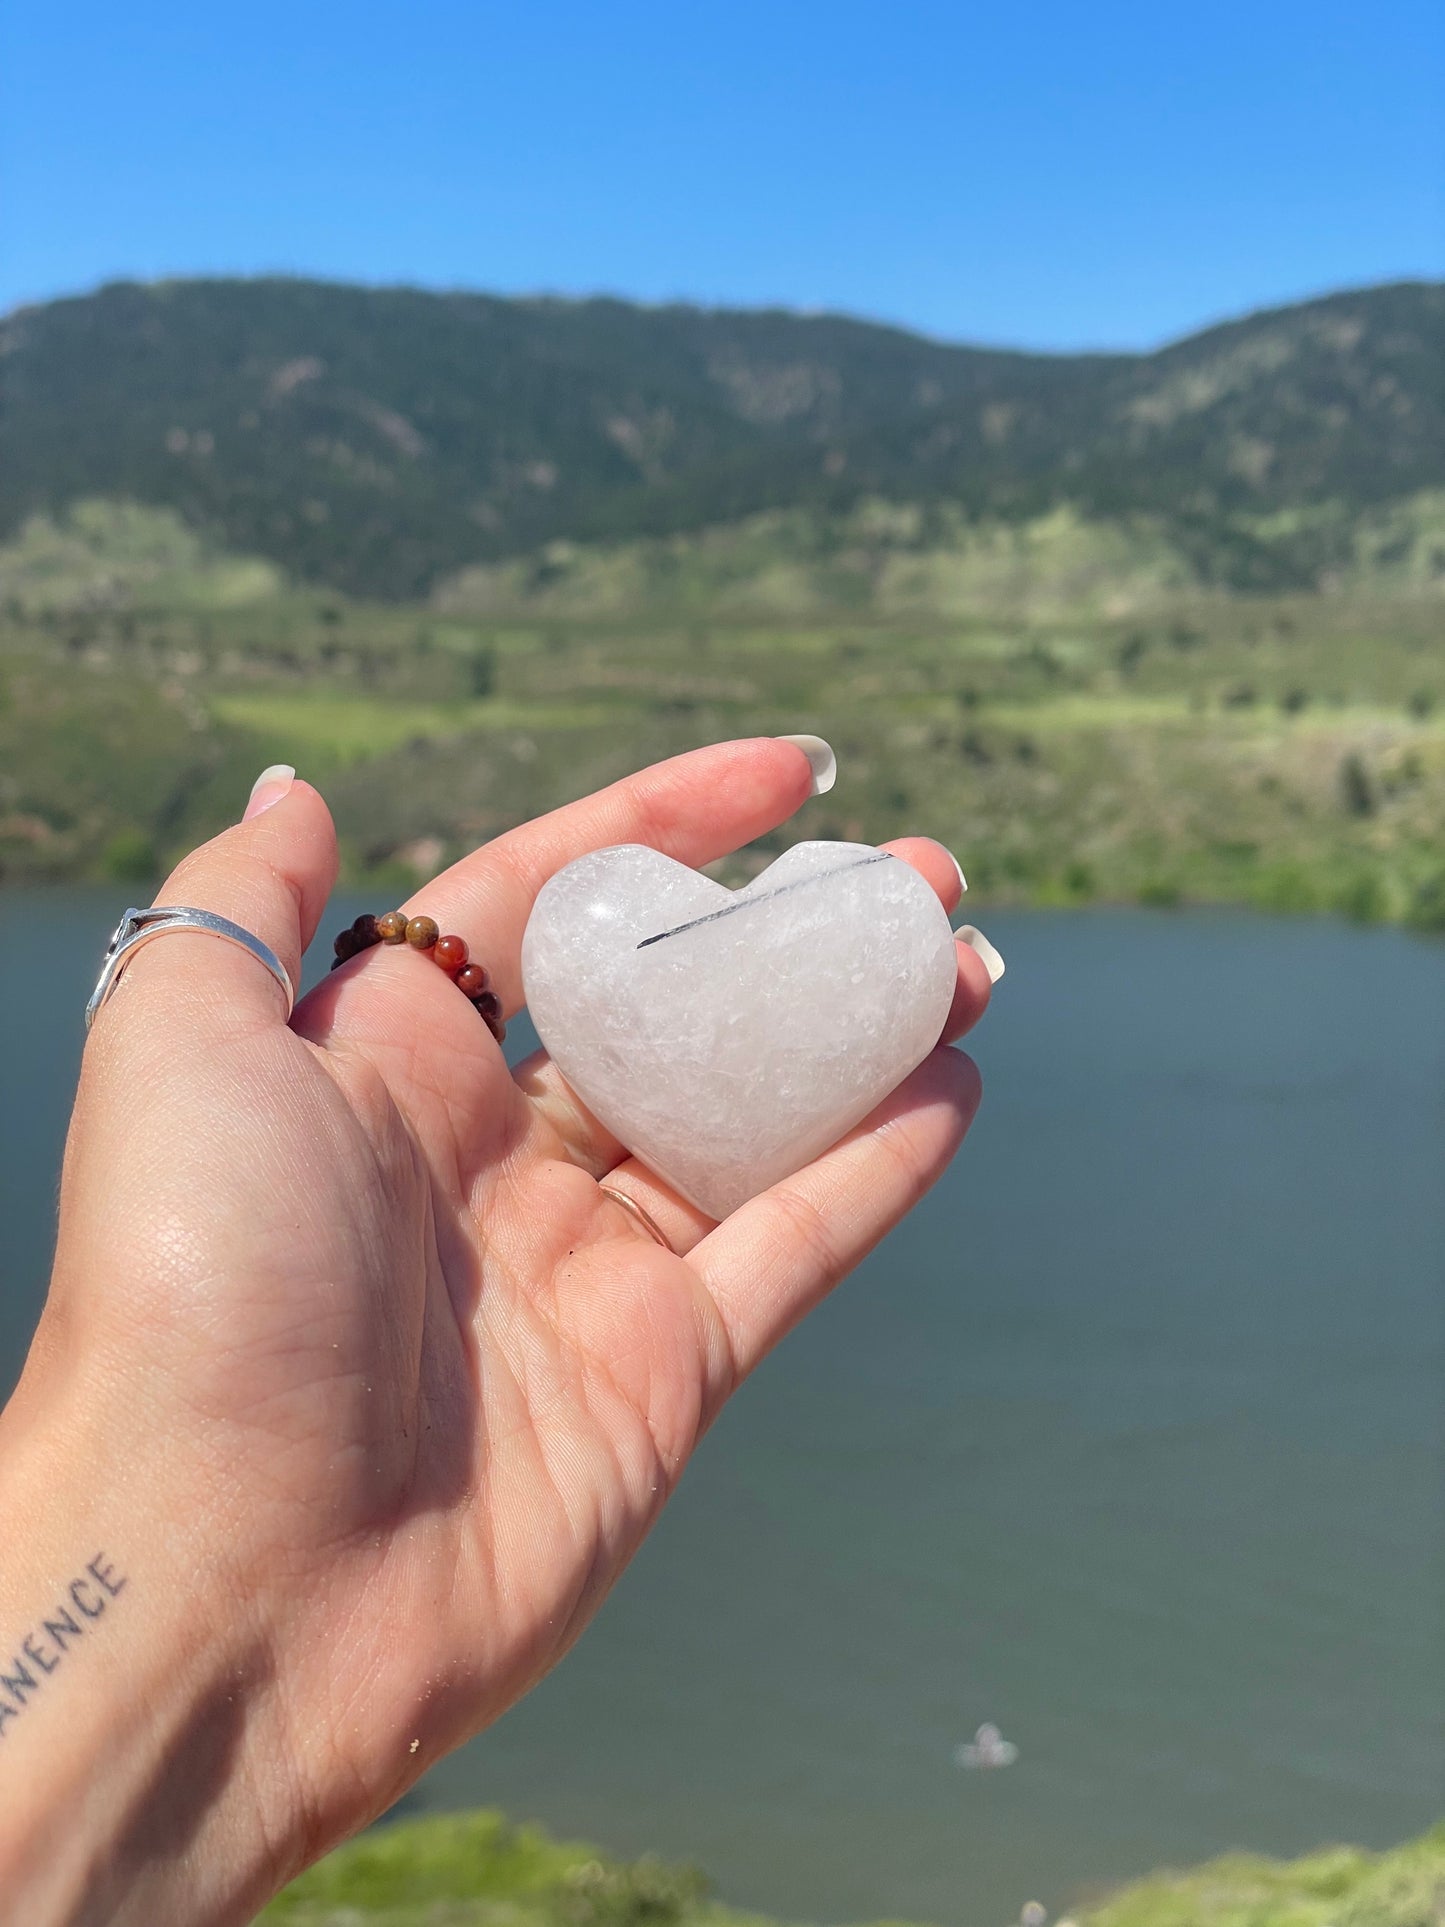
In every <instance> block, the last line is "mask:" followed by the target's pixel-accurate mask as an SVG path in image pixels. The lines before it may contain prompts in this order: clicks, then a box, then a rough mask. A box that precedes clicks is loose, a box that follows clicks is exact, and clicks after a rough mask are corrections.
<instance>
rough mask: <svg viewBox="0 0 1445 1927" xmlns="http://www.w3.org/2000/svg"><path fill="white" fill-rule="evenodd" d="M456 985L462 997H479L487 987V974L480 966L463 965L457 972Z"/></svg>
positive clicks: (472, 964)
mask: <svg viewBox="0 0 1445 1927" xmlns="http://www.w3.org/2000/svg"><path fill="white" fill-rule="evenodd" d="M438 948H440V946H438ZM456 985H457V989H458V990H460V991H461V992H462V993H463V995H464V996H467V997H480V996H481V994H482V992H483V991H484V990H485V989H486V987H487V973H486V971H485V970H483V969H482V966H481V965H480V964H474V963H469V964H464V965H463V966H462V968H461V969H460V970H459V971H458V972H457V975H456Z"/></svg>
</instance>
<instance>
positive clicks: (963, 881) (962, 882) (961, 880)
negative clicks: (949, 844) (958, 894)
mask: <svg viewBox="0 0 1445 1927" xmlns="http://www.w3.org/2000/svg"><path fill="white" fill-rule="evenodd" d="M948 854H949V855H950V856H951V857H953V867H954V869H955V870H957V872H958V887H959V890H960V891H963V890H966V889H967V888H968V878H967V877H966V876H965V875H964V874H963V865H962V864H961V863H960V862H959V860H958V858H957V857H956V856H953V851H952V850H950V851H949V853H948Z"/></svg>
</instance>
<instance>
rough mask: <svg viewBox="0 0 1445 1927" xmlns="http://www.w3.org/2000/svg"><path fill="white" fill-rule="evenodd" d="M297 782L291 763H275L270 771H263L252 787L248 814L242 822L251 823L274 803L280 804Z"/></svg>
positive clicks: (247, 808)
mask: <svg viewBox="0 0 1445 1927" xmlns="http://www.w3.org/2000/svg"><path fill="white" fill-rule="evenodd" d="M295 781H296V772H295V770H294V769H292V767H291V765H290V764H289V763H273V764H272V765H271V767H270V768H269V769H263V770H262V772H261V774H260V775H259V776H258V777H257V778H256V780H255V782H254V783H253V784H252V785H251V796H250V801H249V802H248V803H247V804H246V814H245V815H244V816H243V817H242V818H241V821H242V822H243V823H249V822H250V821H251V819H252V817H253V816H259V815H260V814H261V812H262V810H269V809H270V807H271V805H272V804H273V803H279V802H280V801H281V798H282V797H283V796H284V795H285V794H286V792H287V791H288V790H289V789H290V787H291V785H292V784H293V783H294V782H295Z"/></svg>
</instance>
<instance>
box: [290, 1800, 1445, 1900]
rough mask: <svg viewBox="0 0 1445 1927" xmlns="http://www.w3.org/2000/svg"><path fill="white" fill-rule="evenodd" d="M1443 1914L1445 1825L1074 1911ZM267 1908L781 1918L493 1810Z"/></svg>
mask: <svg viewBox="0 0 1445 1927" xmlns="http://www.w3.org/2000/svg"><path fill="white" fill-rule="evenodd" d="M1442 1917H1445V1827H1440V1828H1437V1829H1436V1830H1435V1831H1434V1832H1433V1833H1429V1834H1427V1835H1426V1836H1425V1837H1424V1839H1422V1840H1415V1841H1410V1842H1408V1843H1407V1844H1406V1845H1405V1846H1402V1847H1397V1848H1394V1849H1393V1850H1392V1851H1390V1852H1388V1853H1380V1854H1376V1853H1366V1852H1364V1851H1362V1850H1361V1849H1359V1848H1355V1847H1329V1848H1325V1849H1323V1850H1321V1851H1320V1852H1318V1853H1313V1854H1308V1855H1306V1856H1305V1857H1304V1858H1303V1859H1300V1860H1267V1859H1265V1858H1264V1857H1263V1856H1261V1855H1256V1854H1249V1855H1246V1854H1234V1855H1230V1856H1228V1857H1226V1858H1224V1859H1220V1860H1212V1861H1209V1862H1208V1863H1207V1864H1205V1865H1204V1866H1201V1867H1193V1868H1189V1869H1185V1870H1179V1871H1172V1872H1167V1873H1160V1874H1155V1875H1153V1876H1151V1877H1150V1878H1147V1879H1144V1880H1140V1881H1137V1882H1135V1883H1133V1884H1132V1885H1130V1886H1127V1887H1122V1888H1120V1889H1119V1890H1118V1891H1117V1892H1116V1893H1113V1894H1109V1895H1105V1896H1103V1897H1101V1898H1099V1899H1097V1900H1095V1901H1094V1902H1091V1903H1088V1904H1085V1905H1081V1906H1079V1907H1076V1908H1074V1909H1073V1910H1072V1912H1071V1914H1070V1915H1069V1916H1068V1918H1069V1919H1070V1920H1072V1921H1073V1922H1075V1923H1076V1927H1437V1923H1438V1922H1439V1921H1440V1920H1441V1919H1442ZM262 1919H263V1920H264V1921H268V1922H271V1921H274V1922H277V1923H280V1922H288V1923H291V1927H775V1924H772V1923H769V1922H768V1921H766V1920H764V1919H763V1918H762V1917H761V1916H758V1915H754V1914H740V1913H736V1912H734V1911H733V1910H732V1909H731V1908H728V1907H725V1906H723V1905H722V1904H720V1903H719V1902H717V1901H715V1900H714V1899H712V1898H711V1897H710V1889H709V1885H708V1882H707V1881H706V1880H705V1879H704V1877H703V1876H702V1875H701V1874H700V1873H698V1872H697V1871H696V1870H695V1869H693V1868H690V1867H677V1866H669V1865H666V1864H664V1863H662V1862H659V1861H656V1860H653V1859H650V1858H649V1859H644V1860H640V1861H634V1862H631V1863H627V1862H623V1861H618V1860H615V1859H613V1858H612V1857H611V1856H610V1855H607V1854H604V1853H601V1852H599V1851H598V1850H597V1849H596V1848H595V1847H589V1846H584V1845H581V1844H578V1843H575V1842H562V1841H556V1840H553V1839H551V1838H550V1837H549V1836H548V1835H547V1834H546V1833H544V1832H543V1831H542V1829H541V1828H540V1827H530V1826H523V1827H519V1826H513V1825H511V1824H509V1823H508V1822H507V1821H506V1820H504V1819H503V1817H502V1816H501V1815H500V1814H497V1813H487V1812H482V1813H470V1814H446V1815H439V1816H436V1817H434V1818H430V1819H425V1820H414V1821H404V1822H400V1823H398V1824H397V1825H394V1826H390V1827H382V1828H379V1829H376V1830H374V1831H372V1832H371V1833H368V1834H365V1835H363V1836H362V1838H361V1839H359V1840H356V1841H354V1842H352V1843H351V1845H349V1846H345V1847H342V1848H341V1849H340V1850H339V1851H338V1852H336V1853H334V1854H332V1855H331V1856H330V1858H329V1859H327V1860H323V1861H322V1862H321V1863H320V1864H319V1865H318V1866H316V1867H313V1868H312V1869H311V1871H310V1872H309V1873H306V1874H303V1875H302V1877H301V1879H300V1880H298V1881H296V1882H295V1884H294V1885H293V1886H291V1887H290V1888H288V1889H287V1891H286V1892H285V1893H284V1894H283V1895H282V1896H281V1897H280V1898H279V1899H278V1900H276V1901H275V1902H273V1903H272V1905H271V1906H270V1907H269V1908H267V1910H266V1912H265V1913H264V1914H263V1915H262ZM880 1927H881V1923H880ZM894 1927H901V1923H894ZM979 1927H984V1923H982V1922H981V1923H980V1924H979ZM994 1927H997V1924H994ZM1059 1927H1063V1923H1062V1922H1060V1923H1059Z"/></svg>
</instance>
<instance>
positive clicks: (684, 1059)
mask: <svg viewBox="0 0 1445 1927" xmlns="http://www.w3.org/2000/svg"><path fill="white" fill-rule="evenodd" d="M956 970H957V963H956V953H955V949H954V941H953V932H952V931H951V929H950V928H949V923H948V918H947V917H946V916H945V914H944V911H943V906H942V905H941V904H940V902H939V901H938V898H937V897H936V896H935V895H934V893H933V891H932V890H931V889H930V887H929V886H928V884H927V883H925V881H924V880H923V878H922V877H921V876H920V875H919V874H918V872H917V871H916V870H914V869H912V868H911V867H910V866H909V865H908V864H906V863H904V862H902V861H901V860H900V859H899V858H897V857H892V856H889V855H887V854H886V853H885V852H884V851H882V850H874V849H870V848H869V847H868V846H867V845H866V844H861V843H798V844H795V845H794V846H793V848H792V849H791V850H788V851H787V852H786V853H785V854H784V855H783V856H780V857H779V858H778V860H777V862H776V863H774V864H773V865H772V866H771V867H770V868H769V869H767V870H764V872H763V873H762V875H761V876H759V877H756V878H754V880H753V882H751V883H750V884H749V885H748V886H747V888H746V889H745V890H736V891H734V890H728V889H725V888H724V887H723V885H722V884H720V883H714V882H712V881H711V879H710V878H708V877H704V876H699V875H698V873H697V871H696V870H689V869H687V868H686V867H685V866H684V865H683V864H681V863H675V862H673V860H672V858H671V857H666V856H662V855H660V854H659V853H658V852H657V851H656V850H649V849H644V848H642V847H641V846H639V845H635V844H628V845H624V846H623V847H621V848H618V849H612V850H598V851H595V852H594V853H593V854H592V855H590V856H584V857H579V858H578V860H577V861H576V862H575V863H569V864H568V865H567V867H566V869H565V870H561V871H559V872H558V874H557V875H556V876H554V877H553V878H552V879H551V881H550V882H549V883H547V885H546V886H545V888H544V889H543V890H542V892H541V894H540V895H539V896H538V898H537V902H536V905H535V906H534V908H533V911H532V915H531V920H530V921H529V923H528V925H527V932H526V936H525V938H524V939H523V943H522V976H523V981H524V984H525V988H526V996H527V1007H528V1009H529V1011H530V1012H531V1016H532V1021H533V1023H534V1024H535V1025H536V1027H537V1034H538V1036H539V1037H540V1038H541V1039H542V1042H543V1043H544V1044H545V1045H546V1047H547V1049H548V1050H549V1051H550V1052H551V1054H552V1057H553V1059H554V1061H555V1062H556V1064H557V1065H558V1067H559V1069H560V1070H561V1072H562V1074H563V1076H564V1077H565V1078H566V1079H567V1081H568V1083H569V1084H570V1085H571V1086H572V1088H573V1090H575V1091H576V1092H577V1094H578V1096H579V1097H580V1098H581V1099H582V1100H583V1102H584V1103H585V1104H586V1105H587V1106H588V1107H589V1109H590V1110H591V1111H592V1112H593V1113H594V1114H595V1115H596V1116H597V1117H598V1118H600V1119H601V1121H602V1122H603V1123H604V1124H606V1125H607V1127H608V1128H609V1129H610V1130H611V1131H612V1132H613V1133H614V1134H615V1135H616V1136H617V1137H619V1138H620V1139H621V1140H622V1142H623V1143H624V1144H625V1145H626V1146H627V1147H628V1149H629V1150H631V1151H633V1152H634V1153H635V1154H636V1155H637V1156H638V1157H640V1158H641V1159H642V1160H643V1161H644V1162H645V1163H646V1164H648V1165H650V1166H651V1167H652V1169H653V1170H654V1171H656V1172H657V1173H658V1175H659V1176H660V1177H663V1178H665V1179H666V1180H667V1181H668V1183H669V1184H671V1185H673V1186H674V1187H675V1189H677V1190H678V1191H680V1192H682V1194H683V1195H684V1197H688V1198H691V1199H692V1201H693V1203H694V1204H697V1205H699V1206H700V1207H701V1208H702V1210H704V1211H706V1212H707V1213H708V1214H709V1216H711V1217H714V1218H721V1217H724V1216H726V1214H727V1213H728V1212H729V1211H732V1210H734V1209H736V1207H737V1206H738V1205H740V1204H741V1203H743V1201H744V1200H745V1199H747V1198H750V1197H752V1196H754V1195H755V1193H757V1192H759V1191H761V1190H763V1189H765V1188H766V1187H767V1186H768V1185H770V1184H773V1183H775V1182H776V1181H777V1180H778V1179H779V1178H782V1177H786V1176H787V1175H788V1174H789V1173H790V1172H793V1171H796V1170H797V1169H798V1168H799V1167H800V1166H801V1165H804V1164H806V1163H807V1162H808V1161H809V1159H810V1158H814V1157H816V1156H817V1155H818V1154H819V1152H821V1151H824V1150H826V1149H827V1148H828V1146H829V1145H831V1144H835V1143H836V1142H837V1141H838V1139H839V1138H840V1137H842V1136H843V1135H844V1133H845V1132H847V1131H848V1130H850V1129H851V1128H852V1126H853V1125H855V1124H856V1123H857V1122H858V1121H859V1119H860V1118H863V1117H866V1116H867V1114H868V1112H869V1111H871V1110H872V1109H873V1107H874V1105H875V1104H877V1103H878V1102H879V1101H880V1100H881V1099H882V1098H884V1097H886V1096H887V1094H888V1092H889V1091H891V1090H892V1089H893V1088H894V1086H895V1085H897V1084H899V1083H900V1082H901V1081H902V1080H903V1078H905V1077H906V1076H907V1075H908V1073H909V1071H911V1070H912V1069H913V1067H914V1066H915V1065H916V1064H919V1063H921V1062H922V1060H923V1059H924V1058H925V1057H926V1056H927V1055H928V1053H929V1051H930V1050H932V1048H933V1046H934V1045H935V1044H936V1043H937V1042H938V1039H939V1035H940V1033H941V1031H942V1029H943V1024H944V1020H945V1018H946V1017H947V1015H948V1010H949V1006H950V1004H951V1002H952V999H953V987H954V980H955V973H956Z"/></svg>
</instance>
